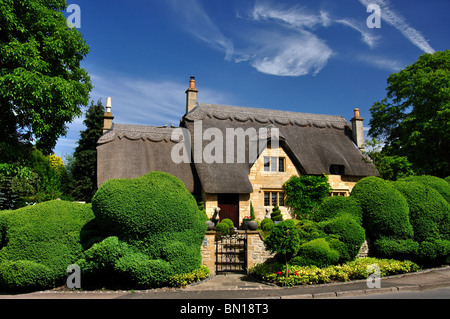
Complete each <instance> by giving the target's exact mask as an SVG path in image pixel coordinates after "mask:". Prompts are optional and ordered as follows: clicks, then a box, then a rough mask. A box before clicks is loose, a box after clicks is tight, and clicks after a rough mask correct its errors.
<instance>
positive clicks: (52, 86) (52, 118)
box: [0, 0, 92, 154]
mask: <svg viewBox="0 0 450 319" xmlns="http://www.w3.org/2000/svg"><path fill="white" fill-rule="evenodd" d="M66 7H67V3H66V1H65V0H0V129H1V130H2V131H1V132H0V153H2V154H3V151H4V150H6V149H8V148H9V147H10V146H13V145H15V146H20V145H25V144H31V143H34V142H36V145H37V147H38V148H39V149H40V150H42V151H43V152H44V153H46V154H50V153H51V151H52V149H53V148H54V146H55V144H56V141H57V139H58V137H59V136H60V135H65V134H66V130H67V127H66V123H68V122H71V121H72V120H73V119H74V118H75V117H77V116H80V115H81V114H82V111H81V106H87V104H88V99H89V92H90V90H91V89H92V85H91V80H90V77H89V76H88V74H87V72H86V70H84V69H83V68H81V67H80V62H81V61H82V59H83V58H84V57H85V56H86V55H87V54H88V52H89V47H88V46H87V44H86V43H85V41H84V39H83V36H82V35H81V34H80V32H78V31H77V30H76V29H75V28H72V29H71V28H69V27H68V26H67V22H66V18H65V17H64V14H63V11H64V10H66Z"/></svg>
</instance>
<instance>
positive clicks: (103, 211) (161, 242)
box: [80, 172, 207, 287]
mask: <svg viewBox="0 0 450 319" xmlns="http://www.w3.org/2000/svg"><path fill="white" fill-rule="evenodd" d="M92 207H93V210H94V214H95V216H96V220H97V221H98V224H99V226H100V229H101V230H102V233H103V234H104V236H105V237H115V238H117V240H115V239H114V240H112V239H110V241H111V242H106V243H104V246H105V247H109V246H112V249H105V250H100V248H101V247H100V248H99V247H93V248H92V250H95V249H96V250H98V252H99V253H97V254H94V251H87V252H86V256H85V258H84V260H85V261H83V260H81V261H80V262H85V263H88V264H94V265H95V264H96V263H97V264H99V265H101V264H102V260H103V259H105V258H106V259H108V258H110V257H109V256H108V254H113V258H112V259H113V260H114V263H113V265H112V267H110V268H111V269H112V270H111V271H112V272H117V273H118V274H119V275H124V276H128V277H127V280H128V281H130V282H131V283H133V284H135V285H137V286H139V287H156V286H161V285H163V283H165V282H166V283H167V282H168V280H169V278H170V277H171V276H173V275H176V274H183V273H189V272H191V271H193V270H194V269H197V268H198V267H199V266H200V264H201V253H200V247H201V243H202V241H203V238H204V236H205V232H206V228H207V226H206V224H205V222H204V217H203V215H202V213H201V211H200V210H199V209H198V206H197V203H196V201H195V199H194V197H193V196H192V194H190V193H189V191H188V190H187V189H186V187H185V186H184V184H183V182H182V181H181V180H179V179H178V178H176V177H174V176H172V175H170V174H167V173H163V172H151V173H149V174H147V175H145V176H142V177H139V178H135V179H131V180H125V179H117V180H109V181H107V182H106V183H104V184H103V185H102V187H100V189H99V190H98V191H97V193H96V194H95V196H94V198H93V200H92ZM107 239H108V238H107ZM123 243H125V244H126V246H123V245H122V244H123ZM103 254H106V256H103ZM117 254H118V255H117ZM121 254H122V255H121ZM118 256H119V258H117V257H118ZM119 277H120V276H119Z"/></svg>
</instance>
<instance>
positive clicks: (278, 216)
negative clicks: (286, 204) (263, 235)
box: [270, 205, 283, 222]
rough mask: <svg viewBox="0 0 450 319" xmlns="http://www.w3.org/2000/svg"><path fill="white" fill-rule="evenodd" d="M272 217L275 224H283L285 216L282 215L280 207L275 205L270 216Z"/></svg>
mask: <svg viewBox="0 0 450 319" xmlns="http://www.w3.org/2000/svg"><path fill="white" fill-rule="evenodd" d="M270 217H271V218H272V220H273V221H274V222H281V221H283V215H282V213H281V210H280V207H278V205H275V206H274V207H273V208H272V213H271V214H270Z"/></svg>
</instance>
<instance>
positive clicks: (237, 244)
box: [216, 233, 247, 273]
mask: <svg viewBox="0 0 450 319" xmlns="http://www.w3.org/2000/svg"><path fill="white" fill-rule="evenodd" d="M246 270H247V234H246V233H235V234H232V235H227V236H222V237H221V238H219V239H218V240H216V273H223V272H246Z"/></svg>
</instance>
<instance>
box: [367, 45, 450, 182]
mask: <svg viewBox="0 0 450 319" xmlns="http://www.w3.org/2000/svg"><path fill="white" fill-rule="evenodd" d="M387 83H388V87H387V96H386V98H384V99H383V100H382V101H378V102H375V103H374V104H373V106H372V107H371V109H370V112H371V115H372V119H371V121H370V126H371V129H370V131H369V135H370V136H372V137H374V138H377V139H382V140H383V142H384V143H385V146H384V148H383V152H384V153H385V154H386V155H389V156H395V155H396V156H400V157H401V156H405V157H407V159H408V161H409V162H411V163H412V165H413V168H414V170H415V171H416V172H418V173H422V174H429V175H435V176H439V177H446V176H448V175H450V167H449V164H448V154H450V85H449V84H450V50H447V51H443V52H435V53H433V54H429V53H427V54H424V55H422V56H420V57H419V59H418V60H417V62H415V63H414V64H412V65H410V66H408V67H406V68H405V69H404V70H402V71H400V72H398V73H394V74H392V75H390V76H389V77H388V80H387Z"/></svg>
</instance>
